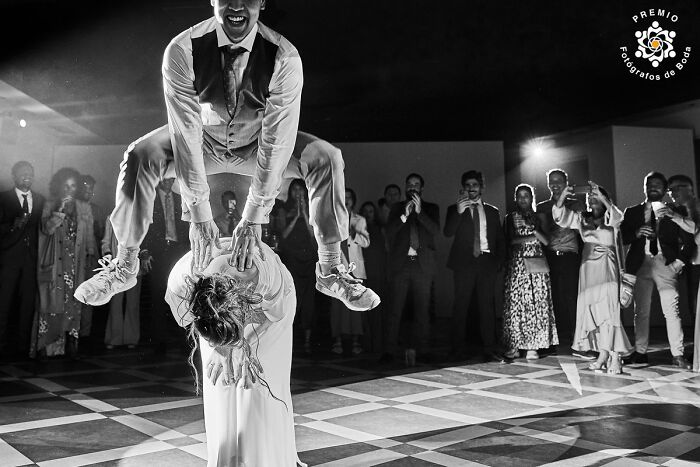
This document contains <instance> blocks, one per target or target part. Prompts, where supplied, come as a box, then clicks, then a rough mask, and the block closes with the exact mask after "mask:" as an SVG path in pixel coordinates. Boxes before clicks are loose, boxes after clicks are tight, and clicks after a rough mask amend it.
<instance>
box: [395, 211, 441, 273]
mask: <svg viewBox="0 0 700 467" xmlns="http://www.w3.org/2000/svg"><path fill="white" fill-rule="evenodd" d="M421 204H422V207H421V212H420V214H416V211H415V210H414V211H413V212H411V215H410V216H408V218H407V219H406V222H405V223H404V222H401V215H402V214H403V213H404V210H405V209H406V201H403V202H401V203H396V204H394V206H393V207H392V209H391V212H390V213H389V218H388V220H387V225H386V235H387V240H388V243H389V271H391V272H396V271H398V270H400V269H401V268H402V267H403V265H404V264H405V262H406V258H407V256H408V248H409V246H410V242H411V237H410V235H411V223H412V222H415V223H416V227H417V228H418V243H419V247H418V262H419V264H420V266H421V268H422V269H423V271H425V272H426V273H428V274H434V273H435V235H437V234H439V233H440V208H439V207H438V205H437V204H435V203H429V202H427V201H423V202H422V203H421Z"/></svg>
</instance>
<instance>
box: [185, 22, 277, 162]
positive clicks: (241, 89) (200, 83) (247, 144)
mask: <svg viewBox="0 0 700 467" xmlns="http://www.w3.org/2000/svg"><path fill="white" fill-rule="evenodd" d="M277 48H278V46H277V45H276V44H274V43H272V42H270V41H268V40H266V39H265V38H263V37H262V35H261V34H260V32H258V33H257V34H256V37H255V41H254V42H253V48H252V50H251V51H250V55H249V57H248V65H247V66H246V68H245V71H244V72H243V78H242V79H241V81H240V83H239V85H238V101H237V104H236V109H235V112H234V114H233V117H231V116H230V115H229V113H228V110H227V108H226V97H225V95H224V93H225V91H224V78H223V72H222V62H221V50H220V49H219V46H218V42H217V38H216V31H211V32H209V33H207V34H205V35H203V36H201V37H197V38H192V63H193V68H194V87H195V90H196V91H197V95H198V96H199V103H200V106H201V107H202V121H203V124H204V131H205V132H206V133H209V135H210V136H212V137H214V139H216V140H218V141H220V142H221V143H225V144H226V147H227V150H228V152H229V153H230V154H231V155H233V156H236V157H239V158H241V159H248V158H249V157H251V156H254V155H255V152H256V151H257V149H258V136H259V135H260V130H261V128H262V119H263V115H264V113H265V101H266V99H267V98H268V96H269V95H270V92H269V86H270V80H271V78H272V73H273V71H274V68H275V56H276V55H277ZM207 112H208V116H207V115H205V114H206V113H207Z"/></svg>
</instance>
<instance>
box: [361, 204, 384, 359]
mask: <svg viewBox="0 0 700 467" xmlns="http://www.w3.org/2000/svg"><path fill="white" fill-rule="evenodd" d="M360 215H361V216H362V217H364V218H365V221H366V222H367V233H368V234H369V246H368V247H366V248H363V249H362V256H363V257H364V260H365V271H366V272H367V281H366V284H367V287H369V288H370V289H372V290H374V291H375V292H377V294H378V295H379V296H380V297H382V299H383V298H384V297H386V296H387V294H386V293H385V292H386V290H387V285H386V262H387V250H386V237H385V236H384V229H383V228H382V226H381V225H380V223H379V219H378V217H377V208H376V206H375V205H374V203H372V202H371V201H367V202H365V203H364V204H363V205H362V207H360ZM387 303H388V300H385V301H384V303H381V304H380V305H379V306H378V307H377V311H378V313H371V314H369V315H368V316H367V326H368V336H367V339H366V343H367V345H368V346H369V348H368V349H367V350H369V351H370V352H379V351H381V350H383V344H384V341H383V333H384V325H383V323H384V319H385V315H386V313H382V311H383V310H386V309H389V307H390V305H388V304H387Z"/></svg>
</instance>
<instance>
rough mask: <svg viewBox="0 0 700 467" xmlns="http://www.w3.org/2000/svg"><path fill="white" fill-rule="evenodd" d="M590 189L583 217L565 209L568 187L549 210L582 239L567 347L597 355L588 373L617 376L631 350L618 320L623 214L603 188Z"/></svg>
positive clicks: (570, 190)
mask: <svg viewBox="0 0 700 467" xmlns="http://www.w3.org/2000/svg"><path fill="white" fill-rule="evenodd" d="M588 184H589V186H590V192H589V193H588V194H587V195H586V204H587V205H588V209H587V210H586V211H585V212H574V211H571V210H570V209H568V208H567V207H566V206H565V205H564V201H565V200H566V198H567V197H568V196H572V195H573V193H574V192H573V188H572V187H571V186H567V187H566V188H565V189H564V190H563V191H562V193H561V196H560V197H559V200H558V201H557V204H555V205H554V206H553V207H552V217H553V218H554V221H555V222H556V223H557V224H558V225H559V226H561V227H565V228H569V229H573V230H577V231H578V233H579V235H580V236H581V238H582V239H583V254H582V255H581V269H580V272H579V280H578V299H577V304H576V331H575V333H574V342H573V344H572V345H571V347H572V348H573V349H574V350H578V351H582V352H585V351H588V350H593V351H597V352H600V354H599V356H598V360H597V361H595V362H594V363H591V364H590V366H589V368H590V369H591V370H594V371H605V370H607V372H608V373H611V374H620V373H622V361H621V358H620V357H621V355H626V354H628V353H629V352H630V351H631V349H632V346H631V345H630V342H629V340H628V339H627V334H626V333H625V329H624V327H622V318H621V316H620V299H619V288H620V286H619V283H618V281H619V271H620V265H619V261H620V258H618V254H617V250H619V248H616V242H618V234H617V231H618V229H619V228H620V224H621V223H622V212H621V211H620V210H619V209H618V208H617V206H615V205H614V204H613V202H612V200H611V199H610V196H609V195H608V193H607V192H606V191H605V189H604V188H602V187H600V186H598V185H597V184H595V183H594V182H591V181H589V182H588Z"/></svg>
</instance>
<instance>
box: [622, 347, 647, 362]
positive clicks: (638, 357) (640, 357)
mask: <svg viewBox="0 0 700 467" xmlns="http://www.w3.org/2000/svg"><path fill="white" fill-rule="evenodd" d="M622 361H623V362H625V364H626V365H640V364H641V365H648V364H649V357H648V356H647V354H645V353H639V352H637V351H636V350H635V351H634V352H632V353H631V354H630V355H629V356H627V357H625V358H624V359H623V360H622Z"/></svg>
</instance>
